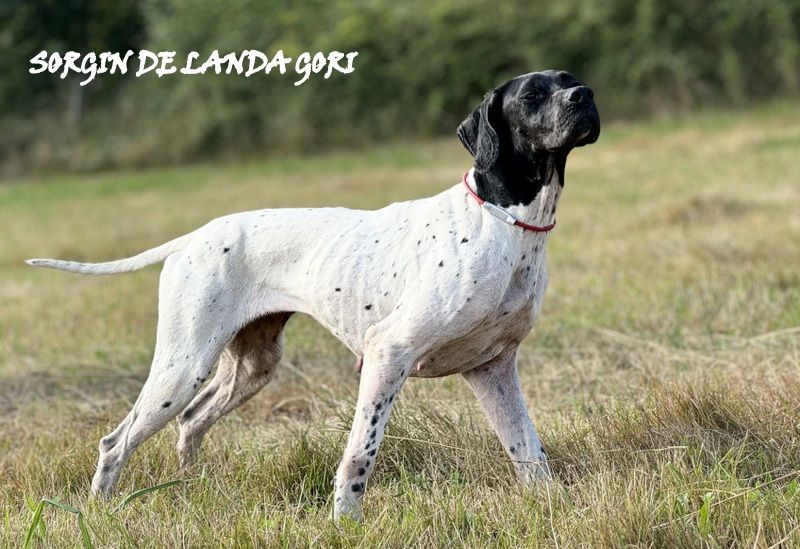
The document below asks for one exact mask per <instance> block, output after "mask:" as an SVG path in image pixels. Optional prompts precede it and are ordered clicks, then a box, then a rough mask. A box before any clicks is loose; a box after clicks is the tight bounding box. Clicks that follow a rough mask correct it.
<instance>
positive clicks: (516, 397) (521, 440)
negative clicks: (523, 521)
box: [463, 347, 550, 484]
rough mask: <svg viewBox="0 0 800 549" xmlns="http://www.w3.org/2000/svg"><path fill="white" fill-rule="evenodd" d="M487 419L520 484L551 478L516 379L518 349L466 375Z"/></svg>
mask: <svg viewBox="0 0 800 549" xmlns="http://www.w3.org/2000/svg"><path fill="white" fill-rule="evenodd" d="M463 375H464V379H465V380H466V381H467V384H468V385H469V386H470V387H471V388H472V391H473V392H474V393H475V396H476V397H477V398H478V402H479V403H480V405H481V407H482V408H483V411H484V412H485V413H486V418H487V419H488V420H489V423H491V424H492V427H493V428H494V430H495V432H497V436H498V437H499V438H500V442H501V443H502V444H503V447H504V448H505V450H506V452H507V453H508V456H509V457H510V458H511V460H512V461H513V463H514V469H515V470H516V472H517V477H519V480H520V481H521V482H523V483H525V484H529V483H531V482H532V481H534V480H547V479H549V478H550V467H549V466H548V464H547V454H546V453H545V451H544V449H543V448H542V442H541V441H540V440H539V435H537V434H536V429H535V428H534V426H533V422H532V421H531V418H530V415H529V414H528V408H527V406H526V405H525V397H524V396H523V394H522V388H521V387H520V384H519V376H518V375H517V350H516V347H513V348H508V349H506V350H505V351H504V352H503V353H502V354H500V356H498V357H497V358H495V359H494V360H491V361H489V362H487V363H486V364H482V365H481V366H478V367H477V368H475V369H474V370H470V371H468V372H464V374H463Z"/></svg>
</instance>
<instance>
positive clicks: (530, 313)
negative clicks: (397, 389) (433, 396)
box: [412, 256, 547, 377]
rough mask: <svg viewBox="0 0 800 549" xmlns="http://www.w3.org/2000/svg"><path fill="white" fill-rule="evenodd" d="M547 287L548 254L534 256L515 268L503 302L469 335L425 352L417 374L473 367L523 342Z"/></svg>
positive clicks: (441, 373) (438, 374)
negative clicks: (546, 258)
mask: <svg viewBox="0 0 800 549" xmlns="http://www.w3.org/2000/svg"><path fill="white" fill-rule="evenodd" d="M546 287H547V268H546V264H545V262H544V257H543V256H542V257H539V258H534V259H533V260H532V261H530V262H527V263H525V264H521V265H520V266H519V268H518V269H516V270H515V272H514V273H513V275H512V277H511V281H510V283H509V285H508V287H507V288H506V291H505V295H504V296H503V299H502V300H501V303H500V306H499V307H498V308H497V309H496V310H493V311H491V312H490V313H489V314H487V315H486V316H485V318H484V319H483V320H482V321H481V322H480V323H479V324H478V325H477V326H476V327H475V328H474V329H472V330H471V331H470V332H469V333H468V334H467V335H465V336H463V337H460V338H458V339H455V340H453V341H450V342H447V343H446V344H444V345H442V346H440V347H438V348H436V349H434V350H432V351H431V352H429V353H427V354H426V355H425V356H423V357H422V358H421V359H420V360H419V361H418V363H417V364H416V365H415V369H414V372H413V373H412V375H413V376H415V377H442V376H447V375H451V374H454V373H459V372H465V371H468V370H471V369H473V368H475V367H477V366H479V365H481V364H484V363H486V362H488V361H490V360H492V359H493V358H495V357H496V356H497V355H499V354H500V353H501V352H502V351H503V350H504V349H506V348H507V347H508V346H509V345H517V344H519V343H520V342H521V341H522V340H523V339H524V338H525V337H526V336H527V335H528V334H529V333H530V331H531V329H532V328H533V325H534V322H535V321H536V318H537V316H538V315H539V311H540V310H541V305H542V299H543V297H544V291H545V289H546Z"/></svg>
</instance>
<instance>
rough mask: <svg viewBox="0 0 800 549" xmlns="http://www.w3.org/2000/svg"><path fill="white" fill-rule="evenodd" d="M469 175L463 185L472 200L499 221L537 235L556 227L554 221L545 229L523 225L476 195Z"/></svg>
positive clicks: (498, 207)
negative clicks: (471, 186) (468, 179)
mask: <svg viewBox="0 0 800 549" xmlns="http://www.w3.org/2000/svg"><path fill="white" fill-rule="evenodd" d="M468 175H469V172H468V171H466V172H464V178H463V179H462V180H461V181H462V183H464V187H466V189H467V192H468V193H469V194H470V196H472V198H474V199H475V201H476V202H477V203H478V204H479V205H480V206H481V207H482V208H483V209H484V210H486V211H487V212H489V213H490V214H492V215H493V216H494V217H496V218H498V219H500V220H502V221H505V222H506V223H508V224H509V225H516V226H517V227H522V228H523V229H524V230H526V231H534V232H537V233H548V232H550V231H552V230H553V227H555V226H556V222H555V221H553V223H551V224H550V225H545V226H544V227H537V226H536V225H528V224H527V223H523V222H522V221H520V220H519V219H517V218H516V217H514V216H513V215H511V214H510V213H508V212H507V211H505V210H504V209H503V208H501V207H500V206H496V205H494V204H492V203H491V202H486V201H485V200H484V199H483V198H481V197H480V196H478V193H476V192H475V191H473V190H472V189H471V188H470V186H469V184H468V183H467V176H468Z"/></svg>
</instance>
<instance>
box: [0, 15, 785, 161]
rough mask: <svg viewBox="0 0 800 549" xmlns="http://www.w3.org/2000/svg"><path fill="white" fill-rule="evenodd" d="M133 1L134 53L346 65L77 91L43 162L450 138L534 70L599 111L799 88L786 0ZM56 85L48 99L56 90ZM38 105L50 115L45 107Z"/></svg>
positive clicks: (682, 106) (637, 111) (743, 98)
mask: <svg viewBox="0 0 800 549" xmlns="http://www.w3.org/2000/svg"><path fill="white" fill-rule="evenodd" d="M137 5H138V8H137V9H139V10H140V13H139V16H140V17H141V20H142V24H143V27H144V29H145V33H144V36H145V38H144V39H143V40H142V42H141V44H139V47H143V48H147V49H150V50H152V51H160V50H176V51H178V52H187V51H190V50H196V51H199V52H201V54H203V55H205V54H207V53H208V52H210V51H211V50H212V49H219V50H220V51H223V52H224V51H237V50H242V49H260V50H263V51H265V52H267V53H268V54H271V53H272V52H273V51H274V50H276V49H278V48H282V49H283V50H284V51H285V52H286V53H287V55H293V56H294V55H297V54H298V53H299V52H301V51H306V50H308V51H311V52H314V51H329V50H339V51H358V52H359V56H358V58H357V59H356V71H355V72H354V73H352V74H350V75H347V76H344V75H338V76H337V75H334V76H333V77H332V78H331V79H330V80H323V79H321V78H319V77H317V78H312V79H311V80H309V81H308V82H307V83H305V84H303V85H302V86H300V87H295V86H293V85H292V82H293V80H294V78H291V77H290V76H288V75H287V76H285V77H279V76H274V75H270V76H252V77H250V78H248V79H245V78H243V77H232V76H227V77H225V76H220V77H217V76H213V75H206V76H204V77H191V78H190V77H164V78H162V79H157V78H155V77H154V76H150V77H148V78H140V79H134V78H127V79H125V80H124V82H123V83H121V84H119V85H117V86H116V87H114V88H113V91H114V93H109V92H108V90H107V89H106V91H105V92H104V93H103V94H100V92H98V91H96V90H95V89H90V90H87V91H86V93H87V94H88V96H87V102H86V103H87V108H86V112H85V116H84V120H83V121H82V123H81V127H80V132H79V136H78V138H77V139H70V140H69V143H71V145H68V144H67V142H66V141H62V144H63V147H66V149H65V150H68V149H69V150H71V149H70V147H72V148H74V147H79V148H78V149H77V151H78V152H77V153H76V154H72V155H65V156H64V158H60V157H59V156H58V155H57V154H54V155H53V158H54V159H55V160H54V161H55V162H56V163H58V162H61V161H64V162H66V157H69V158H71V159H72V160H71V161H72V162H73V163H74V164H75V167H86V166H89V167H91V166H99V165H105V164H109V163H123V164H140V163H147V162H163V161H174V160H183V159H187V158H192V157H197V156H201V155H207V154H209V153H216V152H219V151H223V152H225V151H232V150H236V151H239V152H247V151H254V150H256V151H261V150H265V151H270V150H272V151H274V150H282V149H296V148H308V147H317V146H328V145H331V144H350V143H364V142H367V141H371V140H374V139H376V138H377V139H385V138H392V137H395V136H415V135H432V134H439V133H451V132H453V131H454V129H455V127H456V126H457V124H458V122H459V121H460V120H461V119H462V118H463V117H464V116H465V115H466V114H467V113H468V112H469V111H470V109H471V108H472V107H474V105H475V104H476V103H477V102H478V101H479V100H480V98H481V97H482V95H483V93H484V92H485V91H486V90H488V89H489V88H491V87H492V86H494V85H496V84H498V83H500V82H502V81H504V80H505V79H507V78H509V77H512V76H515V75H517V74H520V73H524V72H528V71H531V70H537V69H544V68H563V69H567V70H569V71H571V72H572V73H574V74H575V75H577V76H578V77H579V78H581V79H583V80H585V81H586V82H587V83H589V84H590V85H591V86H592V87H593V88H594V89H595V92H596V96H597V101H598V103H599V107H600V111H601V115H602V116H603V117H604V118H605V119H608V118H611V117H635V116H639V115H642V114H649V113H654V112H672V111H679V110H680V111H685V110H690V109H693V108H696V107H699V106H705V105H725V104H743V103H745V102H749V101H753V100H763V99H767V98H770V97H773V96H776V95H785V94H792V93H796V92H797V91H798V88H800V40H799V39H798V36H799V32H800V1H798V0H747V1H745V0H729V1H723V0H707V1H702V0H608V1H603V2H600V1H597V2H592V1H579V0H560V1H559V2H541V1H530V0H528V1H524V0H445V1H440V2H432V1H430V0H427V1H422V0H409V1H402V2H398V1H396V0H362V1H355V2H331V1H322V0H314V1H306V2H292V1H289V0H285V1H273V2H264V1H258V0H228V1H226V2H205V1H200V0H149V1H146V2H144V3H140V4H137ZM59 85H60V86H64V85H65V84H64V83H60V82H57V83H55V84H54V88H53V89H51V90H49V91H48V93H52V94H54V96H55V97H57V98H58V97H63V96H64V95H65V94H64V93H61V94H60V95H59V94H58V86H59ZM100 88H102V86H100ZM106 88H108V86H106ZM0 97H2V96H1V95H0ZM53 106H54V108H53V112H63V108H61V109H60V110H59V109H58V106H59V103H58V101H56V102H55V103H53ZM8 119H9V117H6V122H7V121H8ZM35 127H36V126H34V128H35ZM29 133H31V137H30V139H31V141H35V140H36V139H43V138H42V135H40V134H37V133H36V132H35V131H34V132H29ZM48 133H49V134H50V135H49V136H47V137H46V138H45V139H51V140H52V139H55V137H53V136H52V132H48ZM55 133H56V134H57V133H58V132H55ZM2 148H3V142H2V141H0V149H2ZM18 150H19V151H23V152H24V151H26V150H29V149H26V148H25V147H21V148H18ZM44 150H50V151H52V150H57V147H51V148H50V149H44ZM58 150H60V149H58Z"/></svg>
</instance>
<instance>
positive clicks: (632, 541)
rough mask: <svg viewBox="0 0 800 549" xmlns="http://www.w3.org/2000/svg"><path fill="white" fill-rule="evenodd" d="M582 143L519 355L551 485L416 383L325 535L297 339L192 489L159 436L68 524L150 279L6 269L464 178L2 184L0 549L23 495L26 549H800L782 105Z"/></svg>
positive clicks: (136, 247) (119, 402) (790, 202)
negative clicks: (239, 216) (535, 316)
mask: <svg viewBox="0 0 800 549" xmlns="http://www.w3.org/2000/svg"><path fill="white" fill-rule="evenodd" d="M604 131H605V133H604V136H603V138H601V140H600V142H599V143H598V144H597V145H594V146H592V147H589V148H587V149H581V150H577V151H575V152H574V153H573V155H572V158H571V159H570V162H569V164H568V167H567V184H566V189H565V194H564V196H563V198H562V201H561V205H560V207H559V226H558V229H557V230H556V231H555V232H554V233H553V234H552V236H551V238H550V241H549V244H548V250H549V253H550V273H551V282H550V289H549V291H548V295H547V298H546V300H545V304H544V308H543V311H542V315H541V318H540V320H539V325H538V326H537V327H536V328H535V329H534V332H533V334H532V335H531V336H530V337H529V338H528V339H527V340H526V342H525V343H524V345H523V347H522V350H521V353H520V370H521V375H522V378H523V385H524V387H525V391H526V396H527V398H528V402H529V408H530V410H531V413H532V415H533V417H534V420H535V422H536V424H537V426H538V427H539V429H540V432H541V435H542V439H543V442H544V444H545V447H546V448H547V450H548V453H549V455H550V456H551V459H552V465H553V469H554V471H555V474H556V477H557V480H556V481H555V482H554V483H553V484H552V485H550V486H549V487H544V486H543V487H538V488H534V489H528V490H525V489H522V488H520V487H518V486H516V484H515V482H514V478H513V474H512V471H511V467H510V465H509V463H508V462H507V460H506V458H505V457H504V454H503V452H502V450H501V448H500V446H499V444H498V443H497V441H496V440H495V437H494V435H493V434H492V433H491V431H490V429H489V428H488V426H487V424H486V422H485V421H484V419H483V417H482V416H481V414H480V411H479V410H478V408H477V405H476V403H475V402H473V398H472V397H471V395H470V394H469V391H468V390H467V388H466V387H465V386H464V384H463V383H462V381H461V380H460V379H459V378H457V377H454V378H445V379H440V380H411V381H410V382H409V383H408V384H407V386H406V387H405V388H404V390H403V394H402V396H401V399H400V402H399V404H398V406H397V408H396V409H395V412H394V413H393V417H392V422H391V424H390V429H389V433H388V437H387V439H386V441H385V443H384V445H383V447H382V449H381V453H380V458H379V460H378V466H377V469H376V472H375V474H374V475H373V477H372V479H371V481H370V486H369V490H368V493H367V496H366V499H365V520H364V523H363V524H361V525H357V524H344V525H340V526H336V525H334V524H333V523H332V522H331V521H330V518H329V516H330V510H331V497H330V496H331V488H332V486H331V479H332V476H333V472H334V470H335V468H336V465H337V461H338V459H339V457H340V455H341V452H342V450H343V447H344V443H345V440H346V433H347V429H348V428H349V421H350V416H351V413H352V410H353V406H354V399H355V395H356V388H357V383H358V378H357V375H356V374H355V372H354V371H353V368H352V365H353V358H352V356H350V355H349V353H348V351H346V349H344V348H343V346H342V345H341V344H339V343H338V342H337V341H336V340H335V339H334V338H333V337H332V336H331V335H329V334H327V333H326V332H325V331H324V330H322V329H321V328H320V327H319V326H317V325H315V324H314V323H313V321H311V320H310V319H308V318H305V317H296V318H293V319H292V320H291V321H290V323H289V326H288V329H287V350H286V353H285V356H284V359H283V364H282V367H281V368H280V369H279V372H278V374H277V376H276V378H275V380H274V381H273V382H272V383H271V384H270V385H269V386H268V387H267V388H266V389H264V390H263V391H262V392H261V393H260V394H258V395H257V396H256V397H254V399H253V400H252V401H251V402H250V403H248V404H246V405H245V406H243V407H242V408H241V409H240V410H239V411H237V412H235V413H233V414H232V415H230V416H229V417H227V418H225V419H223V420H222V421H220V423H219V424H218V425H217V426H216V427H215V428H214V429H212V431H211V432H210V433H209V436H208V437H207V439H206V443H205V446H204V448H203V450H202V452H201V457H200V461H199V463H198V465H196V466H195V467H193V468H192V469H190V470H180V469H179V467H178V464H177V456H176V453H175V451H174V446H175V443H176V438H177V437H176V431H177V430H176V428H175V427H174V426H172V427H170V428H168V429H165V430H164V431H163V432H162V433H160V434H159V435H157V436H156V437H154V438H153V439H152V440H151V441H148V443H146V444H144V445H143V446H142V447H141V448H140V449H139V451H138V452H137V453H136V454H135V456H134V457H133V458H132V460H131V461H130V463H129V464H128V466H127V467H126V469H125V470H124V472H123V476H122V479H121V482H120V495H119V496H118V497H117V498H115V499H113V500H111V501H110V502H98V501H93V500H91V499H89V497H88V490H89V482H90V479H91V475H92V473H93V467H94V463H95V459H96V446H97V441H98V440H99V438H100V437H101V436H102V435H103V434H105V433H107V432H108V431H109V430H110V429H111V428H112V427H113V426H114V425H116V423H117V422H118V421H119V420H120V419H121V418H122V417H123V416H124V414H125V413H126V412H127V410H128V409H129V408H130V406H131V404H132V402H133V400H134V399H135V398H136V395H137V394H138V390H139V388H140V386H141V383H142V382H143V380H144V378H145V377H146V375H147V370H148V366H149V360H150V353H151V352H152V347H153V343H154V331H155V321H156V306H157V303H156V288H157V277H158V269H157V268H150V269H147V270H145V271H142V272H138V273H133V274H129V275H122V276H117V277H108V278H90V277H80V276H75V275H67V274H63V273H57V272H53V271H44V270H35V269H31V268H28V267H26V266H25V265H24V264H23V263H22V260H23V259H24V258H26V257H32V256H40V257H65V258H72V259H85V260H100V259H107V258H112V257H121V256H126V255H130V254H133V253H134V252H137V251H140V250H142V249H144V248H147V247H150V246H152V245H154V244H158V243H160V242H163V241H165V240H167V239H168V238H171V237H174V236H176V235H179V234H182V233H184V232H187V231H189V230H192V229H193V228H195V227H197V226H199V225H200V224H202V223H204V222H206V221H207V220H209V219H211V218H213V217H217V216H219V215H223V214H226V213H230V212H234V211H238V210H244V209H254V208H262V207H281V206H295V205H303V206H317V205H320V206H321V205H344V206H350V207H365V208H366V207H370V208H371V207H377V206H380V205H383V204H387V203H389V202H392V201H395V200H402V199H408V198H414V197H419V196H424V195H429V194H432V193H434V192H437V191H439V190H441V189H443V188H444V187H445V186H448V185H451V184H454V183H455V182H456V181H457V180H458V179H459V177H460V175H461V173H462V172H463V170H464V169H465V168H466V167H467V166H468V158H467V156H466V153H464V152H463V151H462V150H461V148H460V146H459V145H458V144H457V142H456V140H455V139H450V140H443V141H433V142H425V143H418V144H414V143H400V144H396V145H391V146H384V147H379V148H375V149H371V150H367V151H362V152H358V153H352V152H351V153H348V152H334V153H329V154H325V155H318V156H313V157H290V158H282V159H277V158H276V159H270V160H267V161H250V162H248V163H245V164H241V165H240V164H233V163H230V164H226V165H221V166H220V165H217V166H211V165H209V166H204V165H199V166H193V167H185V168H166V169H154V170H147V171H142V172H113V173H104V174H95V175H90V176H63V177H62V176H56V175H50V176H47V177H42V178H39V179H31V180H26V181H14V182H7V183H6V184H4V185H0V219H2V228H3V236H2V240H0V242H2V246H0V413H1V414H2V415H1V416H0V519H2V521H3V522H2V527H0V545H3V546H6V545H11V546H14V545H20V544H22V542H23V540H24V539H25V536H26V535H27V534H28V530H29V527H30V526H31V524H32V519H33V517H34V511H35V509H36V508H37V505H38V504H39V502H40V501H41V500H42V499H44V498H47V499H49V500H51V501H53V502H55V503H56V504H58V505H60V506H61V507H60V508H59V507H58V506H54V505H52V504H50V505H45V506H44V507H42V509H41V521H40V522H39V523H38V524H36V525H34V527H33V529H32V530H31V543H32V545H33V546H56V547H63V546H80V545H81V544H82V543H84V541H83V540H84V533H83V532H82V531H81V529H80V528H79V525H78V520H77V517H81V520H82V521H83V523H84V524H85V527H86V530H87V532H88V536H89V537H90V538H91V541H92V543H93V544H94V545H95V546H98V547H100V546H128V545H136V546H160V547H165V546H187V547H201V546H218V545H224V546H238V545H252V544H260V545H270V546H271V545H281V546H297V545H312V544H313V545H317V544H320V545H323V546H334V547H350V546H361V547H372V546H376V545H383V546H390V547H392V546H400V545H410V546H420V547H423V546H424V547H430V546H431V545H463V546H469V547H474V546H490V545H491V546H497V545H499V546H507V547H519V546H541V547H551V546H553V545H556V544H558V545H559V546H562V547H570V546H580V545H584V546H620V545H643V546H652V545H656V546H697V545H707V546H711V547H727V546H731V545H742V546H757V547H768V546H771V545H775V544H779V543H783V544H784V546H791V545H797V544H800V489H798V475H800V404H799V403H800V398H799V397H800V345H798V338H799V337H800V270H799V269H798V265H800V213H798V205H800V186H798V177H799V176H800V173H799V172H800V169H798V158H800V108H798V105H797V104H782V105H777V106H774V105H773V106H771V107H769V108H762V109H760V110H758V111H754V112H723V113H711V114H705V115H702V116H700V117H698V118H697V119H696V120H693V119H682V120H677V121H665V120H662V121H656V122H651V123H647V124H632V123H626V124H618V125H616V126H610V127H609V128H607V129H606V130H604ZM312 380H313V381H312ZM174 479H183V480H185V481H186V482H184V483H181V484H177V485H174V486H169V487H167V488H164V489H161V490H158V491H154V492H152V493H146V494H144V495H141V497H137V498H135V499H132V500H130V501H128V502H126V501H125V497H126V496H128V495H130V494H133V493H135V492H136V491H137V490H140V489H143V488H147V487H150V486H155V485H158V484H160V483H164V482H168V481H170V480H174ZM123 503H124V505H123ZM77 511H80V514H78V513H77Z"/></svg>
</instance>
